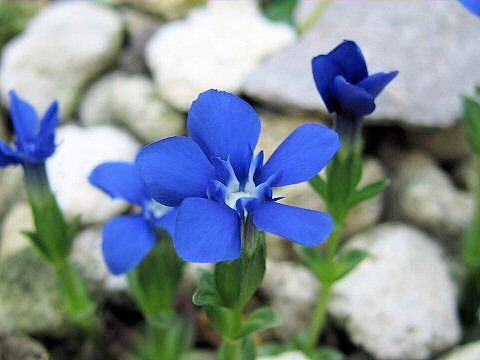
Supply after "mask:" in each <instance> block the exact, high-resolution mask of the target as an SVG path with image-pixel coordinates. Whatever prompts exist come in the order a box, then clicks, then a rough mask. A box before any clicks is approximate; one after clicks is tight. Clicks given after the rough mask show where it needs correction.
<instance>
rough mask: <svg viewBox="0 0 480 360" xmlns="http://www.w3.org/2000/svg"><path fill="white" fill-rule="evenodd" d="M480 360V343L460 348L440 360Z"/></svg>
mask: <svg viewBox="0 0 480 360" xmlns="http://www.w3.org/2000/svg"><path fill="white" fill-rule="evenodd" d="M478 359H480V341H476V342H473V343H469V344H466V345H462V346H458V347H456V348H454V349H453V350H452V351H450V352H449V353H448V354H446V355H445V356H442V357H441V358H439V359H438V360H478Z"/></svg>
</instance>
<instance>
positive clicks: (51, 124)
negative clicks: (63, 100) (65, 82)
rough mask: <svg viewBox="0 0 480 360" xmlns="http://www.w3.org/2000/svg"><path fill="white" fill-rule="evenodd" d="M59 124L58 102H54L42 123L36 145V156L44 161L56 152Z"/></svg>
mask: <svg viewBox="0 0 480 360" xmlns="http://www.w3.org/2000/svg"><path fill="white" fill-rule="evenodd" d="M58 123H59V118H58V101H54V102H52V104H51V105H50V106H49V108H48V109H47V111H46V112H45V115H44V116H43V119H42V121H41V123H40V130H39V131H38V136H37V139H36V144H35V154H36V155H37V157H43V158H44V159H45V158H47V157H49V156H50V155H52V154H53V152H54V151H55V128H56V127H57V125H58Z"/></svg>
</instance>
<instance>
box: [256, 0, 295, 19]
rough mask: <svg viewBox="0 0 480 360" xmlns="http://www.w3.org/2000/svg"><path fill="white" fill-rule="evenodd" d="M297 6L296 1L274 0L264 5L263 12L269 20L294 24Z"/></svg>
mask: <svg viewBox="0 0 480 360" xmlns="http://www.w3.org/2000/svg"><path fill="white" fill-rule="evenodd" d="M295 6H297V1H295V0H289V1H285V0H276V1H275V0H274V1H271V2H265V3H264V4H263V12H264V14H265V17H267V19H270V20H272V21H282V22H286V23H289V24H293V12H294V10H295Z"/></svg>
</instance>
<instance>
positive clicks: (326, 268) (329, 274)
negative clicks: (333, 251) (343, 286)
mask: <svg viewBox="0 0 480 360" xmlns="http://www.w3.org/2000/svg"><path fill="white" fill-rule="evenodd" d="M295 251H296V252H297V254H298V256H300V258H301V259H302V260H303V262H304V263H305V265H307V266H308V268H309V269H310V271H311V272H312V273H313V274H314V275H315V276H316V277H317V279H318V280H319V281H320V282H321V283H323V284H325V283H331V282H332V281H333V280H334V278H335V269H334V268H333V267H332V266H330V265H329V264H328V262H327V261H326V260H325V258H324V257H323V256H322V254H321V253H320V252H319V251H318V248H316V247H306V246H300V245H298V246H295Z"/></svg>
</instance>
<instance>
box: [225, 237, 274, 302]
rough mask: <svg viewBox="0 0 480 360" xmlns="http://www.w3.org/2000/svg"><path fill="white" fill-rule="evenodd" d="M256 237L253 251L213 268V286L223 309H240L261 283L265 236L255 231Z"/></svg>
mask: <svg viewBox="0 0 480 360" xmlns="http://www.w3.org/2000/svg"><path fill="white" fill-rule="evenodd" d="M256 236H257V239H255V242H256V245H255V249H254V250H253V251H251V252H250V251H242V255H241V256H240V258H239V259H237V260H234V261H225V262H221V263H218V264H217V265H216V266H215V286H216V288H217V291H218V294H219V296H220V298H221V300H222V305H223V306H225V307H229V308H232V309H235V308H236V309H242V308H243V307H244V306H245V305H246V304H247V302H248V301H249V300H250V299H251V298H252V296H253V294H254V293H255V291H257V289H258V288H259V287H260V285H261V283H262V281H263V277H264V276H265V259H266V247H265V234H264V233H263V232H258V231H257V234H256ZM243 241H244V242H245V241H246V240H245V239H244V240H243ZM247 241H248V240H247ZM244 246H245V245H244Z"/></svg>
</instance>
